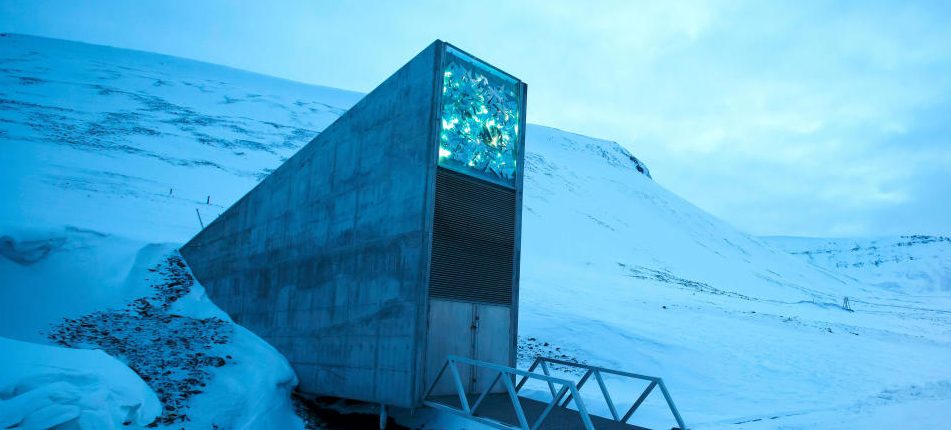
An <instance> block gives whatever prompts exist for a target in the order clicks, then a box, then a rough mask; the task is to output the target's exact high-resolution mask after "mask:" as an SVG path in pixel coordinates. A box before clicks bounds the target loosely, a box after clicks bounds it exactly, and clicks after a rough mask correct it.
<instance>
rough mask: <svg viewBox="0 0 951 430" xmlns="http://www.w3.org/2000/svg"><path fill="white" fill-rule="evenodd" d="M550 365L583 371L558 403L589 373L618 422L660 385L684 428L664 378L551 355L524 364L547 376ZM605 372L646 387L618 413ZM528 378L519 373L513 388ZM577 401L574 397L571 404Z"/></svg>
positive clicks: (570, 397)
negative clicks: (605, 379) (559, 358)
mask: <svg viewBox="0 0 951 430" xmlns="http://www.w3.org/2000/svg"><path fill="white" fill-rule="evenodd" d="M551 365H559V366H564V367H571V368H576V369H581V370H583V371H584V375H582V376H581V379H579V380H578V382H577V383H576V384H575V385H574V386H575V388H576V390H575V391H572V392H571V393H568V394H567V397H565V398H564V400H562V403H561V404H560V405H559V406H560V407H563V408H564V407H567V406H568V405H569V404H570V402H571V401H572V400H574V399H575V398H576V397H577V395H578V394H577V391H578V390H581V388H582V387H583V386H584V384H585V383H587V382H588V381H589V380H591V377H592V376H594V380H595V381H597V383H598V387H599V388H600V389H601V395H602V397H603V398H604V401H605V403H607V406H608V410H609V411H610V412H611V417H610V418H612V419H613V420H614V421H617V422H619V423H625V424H626V423H627V422H628V420H630V419H631V416H632V415H634V412H635V411H637V408H639V407H640V406H641V404H643V403H644V400H646V399H647V396H649V395H650V394H651V392H652V391H653V390H654V388H660V392H661V393H662V394H663V395H664V400H666V401H667V406H668V407H670V412H671V414H672V415H673V416H674V419H675V420H677V425H678V426H679V428H681V429H686V428H687V426H686V425H685V424H684V420H683V418H682V417H681V416H680V411H678V410H677V406H676V405H674V400H673V399H672V398H671V397H670V392H669V391H668V390H667V385H665V384H664V380H663V379H661V378H658V377H655V376H647V375H639V374H637V373H631V372H624V371H620V370H614V369H608V368H604V367H598V366H592V365H589V364H581V363H573V362H570V361H565V360H558V359H555V358H547V357H537V358H536V359H535V361H534V362H532V365H531V366H530V367H529V368H528V371H527V372H528V373H531V374H533V375H537V373H535V372H536V371H537V370H539V369H540V370H541V371H542V374H543V375H545V376H551V368H550V366H551ZM605 374H608V375H617V376H622V377H625V378H629V379H639V380H643V381H648V382H649V383H648V384H647V387H646V388H645V389H644V391H643V392H641V395H640V396H638V397H637V399H636V400H634V404H633V405H631V407H630V408H629V409H628V410H627V411H626V412H625V413H624V414H623V415H621V414H619V413H618V410H617V404H616V403H615V402H614V400H613V399H612V398H611V394H610V392H608V387H607V385H605V383H604V376H603V375H605ZM528 380H529V378H528V377H526V376H523V377H522V379H521V380H520V381H519V382H518V384H516V386H515V387H516V390H518V389H521V388H522V386H524V385H525V383H526V382H528ZM548 388H549V390H551V392H552V395H553V396H554V395H555V391H554V386H553V385H552V384H551V383H549V384H548ZM579 403H580V402H577V401H575V404H579Z"/></svg>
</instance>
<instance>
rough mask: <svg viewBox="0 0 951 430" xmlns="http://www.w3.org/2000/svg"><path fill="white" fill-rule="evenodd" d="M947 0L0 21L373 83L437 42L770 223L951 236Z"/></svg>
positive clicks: (380, 5) (841, 231) (42, 10)
mask: <svg viewBox="0 0 951 430" xmlns="http://www.w3.org/2000/svg"><path fill="white" fill-rule="evenodd" d="M949 5H951V2H943V3H942V2H935V3H914V2H903V1H893V2H883V3H877V2H872V1H850V2H842V3H836V2H832V1H815V2H813V1H789V2H767V1H750V2H743V1H727V2H716V1H704V2H698V3H691V2H686V1H677V2H662V1H654V2H635V1H604V2H594V1H573V2H567V1H566V2H563V3H557V2H554V1H516V0H505V1H499V2H494V1H486V0H481V1H461V0H455V1H424V2H423V1H421V2H412V3H410V2H409V1H377V2H364V1H347V2H344V1H339V2H337V1H335V2H331V1H308V2H272V1H249V2H238V1H229V2H224V1H162V2H146V1H127V0H123V1H85V2H79V1H30V2H25V1H24V2H11V1H6V0H0V31H7V32H18V33H27V34H34V35H42V36H49V37H57V38H64V39H71V40H80V41H86V42H91V43H99V44H106V45H112V46H119V47H125V48H135V49H142V50H147V51H155V52H160V53H165V54H171V55H176V56H181V57H187V58H193V59H198V60H203V61H208V62H212V63H218V64H225V65H229V66H233V67H237V68H241V69H247V70H251V71H256V72H261V73H265V74H269V75H274V76H279V77H284V78H288V79H293V80H297V81H302V82H308V83H315V84H321V85H327V86H332V87H339V88H345V89H351V90H356V91H361V92H367V91H369V90H371V89H373V88H374V87H375V86H376V85H377V84H379V83H380V82H381V81H382V80H383V79H385V78H386V77H387V76H389V74H390V73H392V72H393V71H395V70H396V69H397V68H399V67H400V66H401V65H402V64H403V63H405V62H406V61H407V60H409V59H410V58H411V57H412V56H413V55H414V54H415V53H417V52H418V51H419V50H421V49H422V48H424V47H425V46H426V45H427V44H429V43H430V42H432V41H433V40H434V39H437V38H440V39H443V40H446V41H449V42H452V43H454V44H456V45H458V46H460V47H461V48H463V49H466V50H468V51H470V52H472V53H473V54H475V55H477V56H479V57H481V58H483V59H485V60H487V61H489V62H490V63H492V64H494V65H496V66H498V67H500V68H502V69H503V70H506V71H508V72H510V73H512V74H514V75H516V76H518V77H519V78H521V79H522V80H524V81H526V82H527V83H528V88H529V105H528V121H529V122H532V123H537V124H544V125H549V126H553V127H557V128H561V129H564V130H569V131H573V132H578V133H581V134H586V135H590V136H593V137H599V138H604V139H610V140H615V141H618V142H619V143H621V144H622V145H624V146H625V147H627V148H628V149H630V150H631V152H632V153H633V154H635V155H636V156H637V157H639V158H641V159H642V160H644V161H645V162H646V163H647V164H648V167H650V169H651V172H652V173H653V175H654V178H655V179H656V180H657V182H659V183H661V184H662V185H663V186H665V187H667V188H668V189H670V190H672V191H674V192H676V193H677V194H679V195H681V196H683V197H684V198H686V199H687V200H689V201H691V202H693V203H694V204H696V205H698V206H700V207H702V208H704V209H706V210H707V211H709V212H711V213H713V214H714V215H717V216H718V217H720V218H722V219H724V220H726V221H727V222H730V223H732V224H733V225H735V226H737V227H739V228H740V229H743V230H745V231H748V232H750V233H754V234H776V235H809V236H855V235H863V236H869V235H873V236H874V235H895V234H913V233H925V234H951V24H949V23H951V6H949Z"/></svg>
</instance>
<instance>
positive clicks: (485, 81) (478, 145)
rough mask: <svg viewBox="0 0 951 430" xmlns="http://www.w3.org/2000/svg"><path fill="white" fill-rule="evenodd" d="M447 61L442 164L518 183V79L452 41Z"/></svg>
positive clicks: (503, 181) (509, 184)
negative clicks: (462, 50)
mask: <svg viewBox="0 0 951 430" xmlns="http://www.w3.org/2000/svg"><path fill="white" fill-rule="evenodd" d="M445 64H446V68H445V70H443V89H442V94H443V95H442V127H441V131H440V133H439V165H440V166H443V167H448V168H451V169H453V170H456V171H459V172H462V173H466V174H469V175H473V176H477V177H480V178H483V179H487V180H490V181H492V182H495V183H499V184H502V185H506V186H510V187H514V186H515V174H516V171H517V169H518V166H516V164H517V161H516V160H517V159H518V154H517V153H516V151H517V147H518V133H519V129H518V127H519V126H518V124H519V112H521V110H520V103H521V100H520V99H519V90H518V81H517V80H516V79H514V78H512V77H509V76H507V75H505V74H503V73H501V72H499V71H497V70H496V69H494V68H492V67H491V66H489V65H487V64H485V63H483V62H481V61H479V60H477V59H475V58H472V57H470V56H468V55H466V54H465V53H463V52H460V51H458V50H456V49H453V48H452V47H447V48H446V61H445Z"/></svg>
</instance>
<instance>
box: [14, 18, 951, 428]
mask: <svg viewBox="0 0 951 430" xmlns="http://www.w3.org/2000/svg"><path fill="white" fill-rule="evenodd" d="M328 67H333V65H328ZM359 97H360V95H359V94H356V93H352V92H347V91H342V90H336V89H331V88H323V87H316V86H310V85H304V84H299V83H294V82H289V81H284V80H280V79H275V78H271V77H267V76H261V75H255V74H252V73H247V72H243V71H238V70H234V69H229V68H225V67H221V66H215V65H210V64H204V63H199V62H194V61H189V60H183V59H177V58H172V57H167V56H161V55H156V54H150V53H144V52H136V51H129V50H120V49H114V48H108V47H101V46H92V45H85V44H79V43H73V42H65V41H58V40H50V39H42V38H35V37H27V36H19V35H4V36H3V37H0V144H2V145H3V151H0V187H2V192H3V195H4V198H3V199H0V236H5V237H4V238H3V239H2V240H0V254H2V255H3V256H5V257H6V258H0V336H3V337H6V338H11V339H17V340H19V341H28V342H32V343H34V344H36V343H44V342H49V340H48V338H47V337H46V336H47V333H48V332H49V331H50V330H51V329H52V327H53V326H54V325H55V324H57V323H59V322H61V321H62V319H63V318H77V317H81V316H83V315H88V314H90V313H91V312H95V311H99V310H105V309H119V308H122V307H123V306H125V304H126V303H128V302H129V301H131V300H134V299H136V298H138V297H142V296H148V295H149V294H150V290H149V289H150V288H151V286H150V285H151V284H149V283H148V282H146V281H144V280H145V279H146V278H148V276H149V273H150V272H149V271H148V269H149V268H153V267H155V266H156V265H158V264H160V263H161V261H162V260H163V259H165V258H167V257H168V256H169V255H174V247H175V244H180V243H183V242H184V241H186V240H187V239H189V238H190V237H191V236H192V235H193V234H195V233H196V232H197V231H198V230H199V229H200V222H203V223H205V224H207V223H208V222H210V221H211V220H212V219H214V217H216V216H217V215H218V214H220V213H221V212H222V211H223V210H224V209H225V208H226V207H228V205H229V204H231V203H232V202H234V201H235V200H237V199H238V198H239V197H240V196H241V195H243V194H244V193H245V192H247V191H248V190H250V189H251V187H253V186H254V185H255V184H256V183H257V182H258V181H259V180H260V179H261V178H262V177H264V175H266V174H267V173H268V172H269V171H270V170H271V169H274V168H275V167H277V166H278V165H279V164H280V163H281V161H282V160H284V159H286V158H287V157H289V156H290V155H291V154H293V153H294V152H295V151H296V150H297V149H298V148H299V147H300V146H301V145H303V144H305V143H306V142H307V141H308V140H309V139H310V138H312V137H313V136H314V135H316V134H317V133H318V132H319V131H320V130H321V129H323V128H324V127H326V126H327V125H328V124H330V122H332V121H333V120H334V119H335V118H336V117H337V116H338V115H340V113H341V112H343V111H345V110H346V109H347V108H348V107H349V106H351V105H352V104H353V103H354V102H355V101H356V100H358V99H359ZM530 112H531V106H529V113H530ZM526 137H527V143H526V146H527V148H526V149H527V154H526V181H525V204H524V206H525V207H524V219H523V244H522V277H521V279H522V283H521V295H520V299H521V302H520V316H519V324H520V325H519V330H520V337H521V338H522V339H523V345H524V346H525V347H526V348H527V347H528V346H531V345H544V344H545V343H547V344H548V346H544V347H543V348H545V350H546V351H550V352H551V353H554V354H558V355H561V354H564V355H566V356H568V357H570V358H575V359H578V360H581V361H585V362H589V363H592V364H599V365H603V366H607V367H615V368H619V369H623V370H629V371H634V372H638V373H644V374H651V375H657V376H662V377H664V379H665V381H666V383H667V385H668V387H669V388H670V390H671V392H672V394H673V397H674V400H675V401H676V402H677V405H678V407H679V408H680V411H681V413H682V414H683V416H684V418H685V419H686V421H687V424H688V426H690V427H691V428H698V429H701V428H711V429H763V428H810V429H812V428H817V429H827V428H829V429H831V428H904V427H919V426H920V427H930V428H941V427H942V426H944V425H946V423H947V421H948V420H949V419H951V371H949V370H948V363H949V362H951V328H949V327H951V325H949V323H951V291H949V289H948V287H947V279H948V276H949V274H948V269H947V267H948V266H947V264H946V262H947V261H948V260H947V258H945V257H947V256H948V255H951V252H949V249H951V243H949V242H937V243H929V245H928V246H930V247H931V248H928V250H927V251H921V252H918V253H917V254H915V258H919V259H925V258H932V257H933V258H934V259H935V260H934V261H938V262H944V263H943V265H942V264H934V265H929V266H928V268H927V273H928V276H929V277H930V278H928V279H924V278H922V277H912V278H913V280H912V281H909V282H905V281H904V280H905V279H911V278H909V277H908V276H905V275H904V273H906V272H907V271H908V270H911V269H908V267H909V265H907V264H902V263H901V262H896V263H895V264H894V265H893V266H888V267H887V268H883V266H882V265H879V266H874V265H873V266H872V267H876V268H877V269H876V270H877V272H870V271H868V270H865V269H867V268H868V266H849V267H850V268H848V269H847V270H840V269H841V267H839V265H838V264H837V263H828V262H823V261H815V260H816V259H815V258H813V261H811V262H810V261H809V259H810V258H811V257H808V256H806V255H805V254H803V253H801V252H799V253H797V254H790V253H787V252H785V251H784V250H781V249H780V248H779V247H776V245H777V244H778V245H779V246H780V247H781V248H782V249H786V250H790V251H803V250H815V249H820V248H821V249H825V248H822V247H821V246H819V245H817V244H816V243H810V244H799V245H797V244H795V243H794V242H795V241H794V240H792V239H789V240H785V239H784V240H780V239H775V238H769V239H759V238H755V237H751V236H749V235H746V234H744V233H742V232H740V231H737V230H736V229H734V228H732V227H730V226H729V225H727V224H726V223H724V222H722V221H720V220H718V219H716V218H714V217H712V216H710V215H709V214H707V213H705V212H703V211H702V210H700V209H699V208H697V207H695V206H693V205H691V204H690V203H689V202H686V201H684V200H683V199H681V198H679V197H677V196H676V195H674V194H672V193H670V192H669V191H667V190H665V189H664V188H663V187H662V186H660V185H659V184H657V183H656V182H654V181H653V180H651V179H650V178H649V177H647V176H646V175H645V174H642V173H640V172H638V171H637V166H638V165H639V164H638V163H639V162H638V161H636V160H635V159H633V157H631V155H630V154H628V153H627V151H625V150H623V149H622V148H621V147H620V146H618V145H617V144H615V143H612V142H607V141H602V140H598V139H593V138H590V137H585V136H579V135H575V134H571V133H567V132H563V131H559V130H556V129H553V128H548V127H542V126H535V125H530V126H529V127H528V130H527V134H526ZM654 173H655V174H656V175H657V176H661V177H662V176H663V175H662V174H661V173H660V172H654ZM738 192H742V190H738ZM199 216H200V217H201V221H199ZM909 233H913V232H909ZM837 243H840V244H844V243H846V241H842V242H837ZM863 243H865V242H863ZM847 246H848V245H841V246H840V245H836V246H835V249H839V250H841V249H845V248H844V247H847ZM848 249H851V248H848ZM916 249H921V248H916ZM809 255H814V254H809ZM823 255H824V254H823ZM935 256H937V257H935ZM844 261H852V260H844ZM916 261H917V260H916ZM928 261H931V260H928ZM852 262H854V261H852ZM812 263H818V264H812ZM916 267H917V266H916ZM914 270H915V271H916V272H915V273H920V272H921V270H920V269H914ZM882 279H887V281H885V282H879V280H882ZM942 280H943V281H942ZM922 292H927V294H922ZM845 297H849V299H850V302H851V306H852V308H853V309H854V311H853V312H850V311H847V310H845V309H843V308H842V307H841V306H840V305H841V303H842V301H843V298H845ZM169 312H171V313H174V314H176V315H180V316H183V317H189V318H196V319H200V318H210V317H218V318H222V319H225V320H226V319H227V316H225V315H222V314H221V313H220V311H218V310H217V308H215V307H214V305H213V304H212V303H210V302H208V300H207V298H205V297H204V296H203V295H202V293H201V287H200V285H198V284H195V285H194V286H193V291H192V292H191V293H190V294H189V295H188V296H186V298H184V299H182V302H181V303H178V304H176V305H175V306H174V307H173V309H171V310H170V311H169ZM229 327H232V330H233V331H234V332H233V335H232V336H231V337H230V339H231V340H230V341H229V342H228V343H227V344H224V345H221V346H219V347H216V348H221V349H226V350H227V351H218V350H216V351H218V352H217V353H218V354H221V355H225V354H227V355H230V356H232V357H233V358H234V362H233V363H232V362H228V363H227V364H226V365H224V366H222V367H218V368H215V369H212V373H213V374H214V375H213V377H212V378H211V379H210V380H209V381H208V387H207V390H206V391H205V392H203V393H201V394H197V395H195V396H194V397H192V398H191V400H190V402H191V403H190V409H191V411H192V412H191V416H192V419H193V421H191V422H189V423H186V424H187V426H188V427H190V428H208V427H209V426H210V424H211V423H212V422H214V423H216V424H220V425H223V426H224V427H227V428H242V427H247V428H260V427H270V428H294V427H298V428H299V427H300V425H301V424H300V421H299V420H297V419H296V418H295V417H294V416H293V414H292V412H291V411H290V407H289V405H288V404H287V393H288V390H289V389H290V386H291V385H292V383H293V380H294V378H293V374H292V373H291V372H290V371H289V369H288V368H287V365H286V362H284V361H283V359H282V358H281V357H280V356H279V355H277V354H276V353H275V351H274V350H273V349H271V348H270V347H268V346H267V345H266V344H264V343H263V342H261V341H260V340H259V339H257V338H256V337H254V335H253V334H250V333H247V332H246V331H244V330H243V329H241V328H240V327H238V326H235V325H233V324H232V325H229ZM4 342H5V343H4V348H5V351H6V349H7V348H10V349H11V350H18V351H19V350H20V348H19V347H17V346H16V345H20V344H14V343H12V342H13V341H7V340H4ZM8 345H13V346H8ZM38 347H41V346H37V345H30V346H29V348H38ZM23 348H24V349H23V350H24V351H25V350H26V349H25V348H27V347H26V346H24V347H23ZM556 348H557V349H556ZM24 353H25V352H24ZM6 356H7V354H6V353H5V354H4V359H5V358H6ZM117 358H119V359H120V360H121V359H123V358H122V357H117ZM76 365H77V366H80V365H82V363H81V362H77V363H76ZM242 366H243V367H242ZM86 371H88V372H92V373H95V372H100V373H110V372H111V371H109V370H103V369H100V368H99V367H98V366H92V367H89V368H87V369H86ZM0 375H3V376H4V379H3V380H0V402H2V403H0V423H2V422H3V419H4V418H5V417H6V415H4V411H5V409H4V408H7V409H6V410H10V409H11V407H10V406H9V405H11V404H12V403H11V402H13V401H15V399H17V397H16V396H17V395H21V394H22V393H20V392H15V391H14V392H11V391H9V390H6V389H5V388H4V387H6V386H10V385H13V384H16V383H17V381H11V380H10V378H12V379H17V376H18V375H8V374H0ZM132 376H134V375H132ZM129 379H130V378H129V375H128V374H126V376H125V377H124V379H123V381H124V382H123V383H124V384H125V386H137V385H136V384H141V383H142V381H141V380H140V381H138V382H136V381H135V380H129ZM132 379H134V378H132ZM102 380H104V381H108V380H109V379H108V378H105V377H104V376H103V378H102ZM52 382H55V381H52ZM52 382H50V383H52ZM615 382H617V381H609V385H611V388H612V396H613V397H614V399H615V400H617V401H618V402H619V403H621V404H622V405H621V407H624V406H623V403H625V400H626V403H627V404H630V403H632V402H633V400H634V398H635V397H636V395H637V394H639V392H638V388H640V387H632V386H626V385H615ZM99 386H100V388H99V389H101V390H108V389H109V387H110V385H108V384H106V383H102V384H100V385H99ZM30 387H33V386H32V385H31V386H30ZM589 390H590V391H589ZM103 392H107V391H103ZM113 392H117V391H113ZM538 394H539V395H541V392H539V393H538ZM583 394H585V395H586V396H585V397H586V399H587V400H588V403H589V406H590V407H592V408H593V409H595V410H597V411H600V412H605V411H606V409H605V408H604V407H603V406H599V401H598V399H599V396H600V393H598V392H597V389H596V387H594V386H589V387H587V388H586V389H585V390H583ZM143 399H144V400H143ZM143 399H140V400H141V403H142V404H143V405H146V404H150V403H149V400H148V399H145V398H144V397H143ZM121 400H122V402H126V403H122V402H118V403H117V404H133V403H134V401H133V400H135V399H132V398H130V399H121ZM64 404H67V405H68V402H64ZM103 408H104V409H103V411H109V410H112V409H109V408H114V406H106V405H105V404H104V405H103ZM142 410H143V411H147V410H150V409H149V408H143V409H142ZM222 410H224V411H225V412H224V413H222V412H221V411H222ZM229 411H230V412H229ZM143 413H145V414H147V412H143ZM152 413H153V415H154V411H153V412H152ZM219 413H221V415H220V416H223V417H225V419H226V420H227V422H222V421H213V418H212V416H216V417H217V416H218V414H219ZM107 416H114V415H107ZM143 419H145V418H143ZM136 422H138V421H136ZM634 422H635V423H638V424H643V425H652V426H656V427H658V428H663V427H664V426H668V427H669V426H671V425H673V424H674V422H673V420H672V419H671V418H670V416H669V414H668V413H667V412H666V410H665V409H664V407H663V404H662V402H661V398H659V396H658V395H654V396H652V398H651V399H649V401H648V402H647V403H646V404H645V406H643V407H642V410H639V411H638V413H637V414H635V419H634ZM277 423H280V425H278V424H277ZM440 423H441V424H439V425H440V426H445V425H449V424H447V423H458V421H454V420H448V421H440ZM120 424H121V423H120ZM87 428H88V427H87ZM470 428H471V427H470Z"/></svg>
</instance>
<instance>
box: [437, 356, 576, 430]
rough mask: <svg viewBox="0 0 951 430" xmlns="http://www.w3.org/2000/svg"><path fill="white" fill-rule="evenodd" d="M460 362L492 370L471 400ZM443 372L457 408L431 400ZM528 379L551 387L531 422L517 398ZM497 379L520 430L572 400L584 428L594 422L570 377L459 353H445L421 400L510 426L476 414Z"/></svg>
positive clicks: (537, 425)
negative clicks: (548, 397) (491, 376)
mask: <svg viewBox="0 0 951 430" xmlns="http://www.w3.org/2000/svg"><path fill="white" fill-rule="evenodd" d="M460 364H461V365H467V366H472V367H473V368H478V369H485V370H489V371H494V372H495V378H494V379H493V380H492V383H491V384H489V385H488V386H486V388H485V389H484V390H482V393H481V394H480V395H479V397H478V398H477V399H476V401H475V402H473V403H472V404H470V403H469V397H468V396H467V395H466V390H465V388H464V386H463V383H462V377H461V376H460V375H459V367H458V366H459V365H460ZM447 372H448V374H449V375H450V377H451V379H452V383H453V387H454V388H455V392H456V395H457V396H458V397H459V403H460V407H459V408H456V407H454V406H453V405H450V404H447V403H441V402H438V401H435V400H433V399H432V397H431V395H432V392H433V390H434V389H435V388H436V385H437V384H438V383H439V381H440V379H441V378H442V377H443V376H444V375H445V374H446V373H447ZM516 377H521V381H520V382H519V383H518V384H515V383H514V380H515V378H516ZM529 379H534V380H540V381H542V382H545V383H547V384H548V386H549V388H551V393H552V399H551V401H550V402H549V403H548V404H547V405H546V407H545V409H544V410H543V411H542V413H541V414H540V415H539V416H538V417H536V418H535V419H534V420H533V421H532V422H529V419H528V417H527V416H526V415H525V410H524V409H523V408H522V404H521V403H520V402H519V401H518V392H519V390H520V389H521V388H522V386H523V385H524V384H525V382H526V381H528V380H529ZM499 382H501V383H502V386H503V387H504V388H505V391H506V392H507V393H508V396H509V399H510V400H511V401H512V408H513V409H514V411H515V417H516V419H517V420H518V424H517V427H516V428H519V429H522V430H537V429H539V428H541V425H542V424H543V423H544V421H545V419H546V418H548V415H549V413H550V412H551V411H552V409H554V408H555V407H559V406H560V407H566V406H567V405H569V404H571V403H572V402H573V403H574V406H575V407H576V408H577V411H578V415H579V416H580V417H581V423H582V425H584V428H585V429H586V430H595V428H594V424H592V422H591V416H590V415H589V414H588V410H587V408H585V405H584V402H583V401H581V400H580V399H581V397H580V396H579V395H578V386H577V385H575V383H574V382H573V381H570V380H567V379H563V378H557V377H554V376H551V375H547V374H539V373H534V372H530V371H525V370H519V369H514V368H511V367H508V366H502V365H498V364H494V363H488V362H485V361H479V360H473V359H471V358H466V357H459V356H455V355H450V356H448V357H447V359H446V363H445V364H444V365H443V367H442V369H440V370H439V373H438V374H437V375H436V379H434V380H433V384H432V386H431V387H430V388H429V391H427V392H426V397H425V398H424V401H423V403H424V404H426V405H428V406H430V407H433V408H436V409H442V410H447V411H449V412H452V413H456V414H461V415H463V416H466V417H467V418H469V419H472V420H474V421H478V422H481V423H483V424H486V425H489V426H492V427H495V428H499V429H502V430H511V429H512V426H513V424H509V423H501V422H498V421H495V420H491V419H486V418H484V417H481V416H478V415H476V412H477V411H478V409H479V406H480V405H481V404H482V401H483V400H485V397H486V396H487V395H488V394H489V393H490V392H492V390H493V389H494V388H495V386H496V385H497V384H498V383H499ZM566 396H567V397H566Z"/></svg>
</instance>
